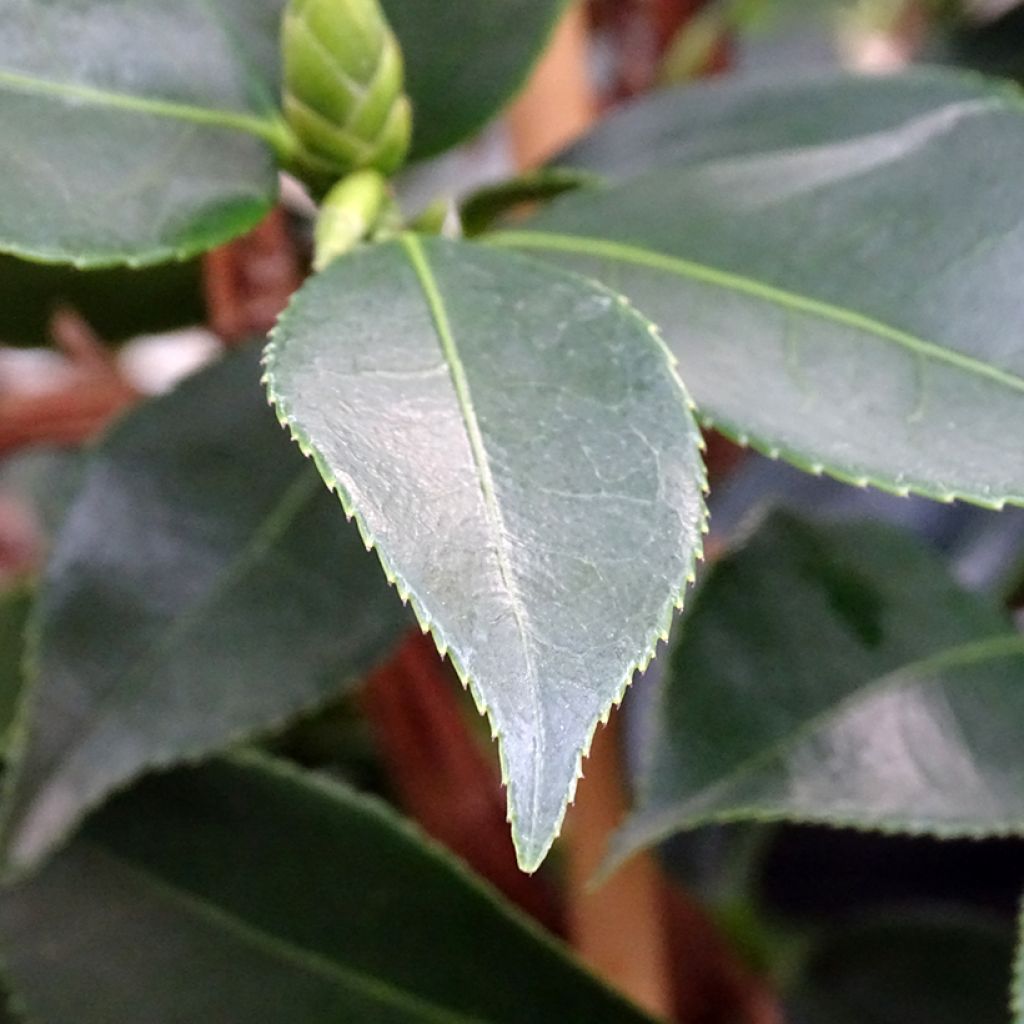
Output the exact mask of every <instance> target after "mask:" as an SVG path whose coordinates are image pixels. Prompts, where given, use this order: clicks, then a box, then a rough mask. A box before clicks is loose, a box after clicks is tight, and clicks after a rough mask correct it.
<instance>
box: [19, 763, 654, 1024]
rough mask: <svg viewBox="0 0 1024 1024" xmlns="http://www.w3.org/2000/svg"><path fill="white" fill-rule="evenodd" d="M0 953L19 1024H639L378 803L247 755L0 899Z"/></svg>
mask: <svg viewBox="0 0 1024 1024" xmlns="http://www.w3.org/2000/svg"><path fill="white" fill-rule="evenodd" d="M0 945H2V947H3V954H4V959H5V962H6V966H7V968H8V972H9V975H10V977H11V979H12V980H13V983H14V986H15V991H16V995H17V997H18V999H19V1001H20V1002H21V1003H23V1004H24V1006H25V1007H26V1008H27V1009H28V1011H29V1012H30V1014H31V1019H32V1020H33V1021H36V1022H38V1024H109V1022H111V1021H115V1020H126V1019H131V1020H133V1021H138V1022H139V1024H172V1022H173V1024H178V1022H181V1021H186V1020H187V1021H203V1022H204V1024H237V1022H238V1021H243V1020H244V1021H253V1022H259V1024H336V1022H338V1021H366V1022H370V1021H373V1022H380V1024H399V1022H401V1024H412V1022H432V1024H433V1022H442V1021H444V1022H452V1024H463V1022H464V1024H469V1022H483V1021H488V1022H494V1024H501V1022H508V1024H512V1022H520V1021H527V1020H530V1021H541V1020H552V1021H570V1020H574V1021H575V1020H578V1021H592V1022H595V1024H601V1022H609V1024H611V1022H615V1024H641V1022H642V1021H644V1020H647V1019H648V1018H646V1017H644V1016H643V1015H642V1014H641V1013H640V1012H639V1011H637V1010H634V1009H633V1008H632V1007H630V1006H629V1005H628V1004H626V1003H625V1002H624V1001H622V1000H621V999H620V998H619V997H618V996H616V995H614V994H613V993H612V992H610V991H609V990H607V989H605V988H604V987H603V986H602V985H601V984H600V983H599V982H597V981H596V980H595V979H593V978H591V977H590V976H589V975H587V974H585V973H584V972H583V970H582V969H580V968H579V967H577V966H576V965H575V964H573V963H572V962H571V961H570V960H569V958H568V956H567V955H566V954H565V953H564V952H563V951H562V950H561V949H560V948H559V947H558V946H557V945H556V943H555V942H554V941H553V940H551V939H550V938H547V937H545V936H543V935H542V933H541V932H540V931H539V930H538V929H536V928H535V927H534V926H532V925H528V924H527V923H526V922H525V921H524V919H522V918H521V917H519V915H518V914H516V913H514V912H513V911H512V910H511V909H509V908H508V907H507V905H506V904H503V903H501V902H499V899H498V898H497V896H495V895H494V894H493V893H492V891H491V890H490V889H487V888H485V887H484V886H483V885H482V884H481V883H479V882H477V881H475V880H473V879H472V878H471V877H470V876H469V875H468V874H466V873H465V871H464V870H463V869H462V868H461V867H459V866H458V865H457V863H456V862H455V861H454V859H452V858H451V857H449V856H448V855H446V854H444V853H442V852H441V851H440V849H439V848H437V847H435V846H433V845H432V844H429V843H427V842H426V841H425V840H424V839H423V838H422V837H421V836H420V835H419V834H418V833H416V832H415V831H413V830H412V829H411V828H410V827H408V826H407V825H405V824H403V823H402V822H401V821H400V820H398V819H397V818H396V817H395V816H394V815H393V813H392V812H391V811H389V810H387V809H386V808H384V807H383V806H382V805H380V804H378V803H376V802H373V801H370V800H368V799H366V798H365V797H360V796H357V795H356V794H355V793H353V792H352V791H351V790H349V789H348V788H345V787H343V786H341V785H339V784H332V783H327V782H325V781H315V780H314V779H313V778H312V777H311V776H301V775H299V774H298V773H297V772H296V771H295V770H294V769H288V768H285V767H284V766H283V765H282V764H278V763H275V762H271V761H268V760H265V759H256V758H254V757H247V758H245V759H244V760H243V759H237V760H234V761H230V762H215V763H213V764H211V765H209V766H207V767H205V768H202V769H199V770H192V771H188V772H179V773H178V774H176V775H173V776H170V777H166V778H159V779H156V780H153V781H150V782H146V783H144V784H143V786H142V788H141V789H140V791H138V792H137V793H134V794H131V795H130V796H128V797H127V798H122V799H119V800H118V801H117V802H116V803H115V804H113V805H112V806H111V807H110V808H109V809H108V810H106V811H104V812H103V813H102V814H101V815H100V816H99V817H98V819H96V820H94V822H93V823H91V824H90V826H89V827H88V829H87V834H86V836H85V837H84V838H83V839H80V840H78V841H76V842H75V843H74V844H73V845H72V847H71V848H70V849H69V850H68V851H67V852H65V853H63V854H61V855H59V856H58V857H57V858H56V860H55V861H53V862H52V863H51V864H49V865H47V866H46V868H45V869H44V870H43V872H42V873H41V874H40V875H39V876H38V877H37V878H35V879H34V880H32V881H31V882H29V883H28V884H26V885H24V886H22V887H19V888H17V889H15V890H14V891H12V892H8V893H6V894H4V895H2V896H0ZM111 965H115V966H114V968H113V969H112V966H111Z"/></svg>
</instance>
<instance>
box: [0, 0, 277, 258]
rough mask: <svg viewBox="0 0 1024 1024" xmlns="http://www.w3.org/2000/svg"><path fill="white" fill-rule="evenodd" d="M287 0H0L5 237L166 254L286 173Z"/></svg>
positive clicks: (242, 213)
mask: <svg viewBox="0 0 1024 1024" xmlns="http://www.w3.org/2000/svg"><path fill="white" fill-rule="evenodd" d="M280 9H281V2H280V0H177V2H175V3H163V2H160V0H76V2H71V0H49V2H46V3H40V2H39V0H0V24H2V25H3V31H2V32H0V124H2V125H3V145H2V147H0V250H5V251H8V252H13V253H16V254H18V255H21V256H28V257H32V258H35V259H40V260H47V261H71V262H74V263H76V264H78V265H80V266H102V265H110V264H115V263H133V264H139V263H153V262H157V261H159V260H166V259H171V258H180V257H184V256H186V255H190V254H192V253H196V252H200V251H202V250H204V249H207V248H210V247H212V246H214V245H216V244H218V243H219V242H222V241H225V240H226V239H228V238H231V237H233V236H234V235H236V234H239V233H241V232H242V231H244V230H246V229H247V228H248V227H251V226H252V225H253V224H255V223H256V222H257V221H258V220H259V219H260V217H261V216H262V215H263V214H264V213H265V212H266V210H267V209H268V207H269V205H270V203H271V201H272V199H273V196H274V194H275V191H276V186H277V175H276V169H275V168H276V161H275V158H274V155H273V150H272V145H271V144H272V143H273V142H275V141H276V140H278V139H279V137H280V132H281V128H280V124H279V119H278V115H277V113H276V110H277V106H278V88H277V54H276V47H277V35H278V32H277V26H278V19H279V15H280Z"/></svg>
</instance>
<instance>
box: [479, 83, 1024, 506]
mask: <svg viewBox="0 0 1024 1024" xmlns="http://www.w3.org/2000/svg"><path fill="white" fill-rule="evenodd" d="M569 159H570V161H571V162H573V163H575V164H578V165H580V166H584V167H587V168H590V169H594V170H606V171H609V172H610V173H611V174H612V175H614V176H615V177H622V178H624V179H625V180H623V181H621V182H620V183H617V184H614V185H612V186H611V187H609V188H607V189H590V190H585V191H582V192H579V193H576V194H574V195H571V196H569V197H567V198H564V199H561V200H558V201H556V202H555V203H553V204H552V206H551V207H550V208H549V209H548V210H546V211H545V212H544V213H542V214H540V215H539V216H537V217H536V218H535V219H534V220H533V221H531V222H530V224H529V225H528V227H527V230H523V231H516V232H509V233H508V234H506V235H504V236H499V237H498V239H497V240H498V241H500V242H503V243H504V244H507V245H514V246H518V247H522V248H525V249H527V250H529V251H532V252H535V253H537V254H544V255H547V256H548V257H549V258H551V259H552V260H554V261H555V262H557V263H558V264H559V265H563V266H566V265H567V266H570V267H575V268H578V269H580V270H582V271H584V272H586V273H588V274H591V275H593V276H595V277H597V278H598V279H599V280H603V281H604V282H606V283H607V284H608V285H609V286H611V287H613V288H615V289H617V290H619V291H621V292H622V293H623V294H625V295H628V296H629V297H630V299H631V301H633V302H634V303H636V305H637V306H638V308H640V309H641V310H643V312H644V313H645V314H646V315H647V316H649V317H651V318H652V319H653V320H654V321H655V322H656V323H657V324H658V325H659V326H660V327H661V329H662V330H663V331H664V333H665V337H666V340H667V341H668V343H669V345H670V347H671V348H672V349H673V351H674V352H675V354H676V355H677V357H678V359H679V363H680V367H681V369H682V372H683V374H684V376H685V378H686V381H687V383H688V385H689V386H690V388H691V390H692V393H693V396H694V399H695V401H696V402H697V404H698V406H699V408H700V411H701V414H702V416H703V418H704V420H705V422H706V423H708V424H714V425H715V426H716V427H718V428H719V429H721V430H722V431H724V432H725V433H727V434H729V435H730V436H731V437H734V438H736V439H738V440H740V441H743V442H747V441H749V442H750V443H751V444H754V445H756V446H757V447H759V448H760V449H762V450H763V451H766V452H768V453H770V454H772V455H776V456H781V457H783V458H787V459H789V460H791V461H792V462H794V463H795V464H797V465H798V466H801V467H803V468H806V469H811V470H814V471H816V472H821V471H822V470H825V471H827V472H829V473H832V474H834V475H835V476H837V477H840V478H841V479H844V480H849V481H853V482H857V483H860V484H867V483H874V484H877V485H878V486H881V487H885V488H887V489H890V490H893V491H896V492H899V493H907V492H908V491H916V492H920V493H921V494H925V495H928V496H931V497H935V498H941V499H950V498H954V497H962V498H967V499H970V500H972V501H976V502H979V503H982V504H985V505H992V506H998V505H1001V504H1002V503H1004V502H1007V501H1012V502H1018V503H1020V502H1024V445H1022V444H1021V437H1022V436H1024V342H1022V339H1024V303H1021V301H1020V281H1021V280H1022V278H1024V216H1022V213H1021V211H1022V210H1024V179H1022V178H1021V176H1020V174H1019V173H1018V171H1017V169H1018V168H1019V167H1020V166H1021V164H1022V163H1024V103H1022V101H1021V99H1020V97H1019V96H1018V95H1017V94H1016V93H1013V92H1011V91H1009V90H1008V89H1002V90H998V91H997V90H994V89H993V88H992V86H990V85H986V84H985V83H984V82H983V81H981V80H976V79H964V78H963V77H961V76H958V75H953V74H948V75H946V74H940V73H935V72H933V73H928V74H915V75H908V76H905V77H899V78H888V79H878V80H865V79H856V78H850V77H836V78H832V79H827V80H824V81H812V82H799V83H796V84H789V85H785V86H777V87H765V86H758V85H751V84H749V83H741V84H738V85H730V86H726V87H707V88H699V89H694V90H693V91H692V92H689V93H683V94H670V95H667V96H663V97H660V98H658V99H655V100H652V101H650V102H649V103H647V104H644V105H641V106H639V107H637V108H635V109H633V110H630V111H627V112H625V113H623V114H621V115H619V116H618V117H613V118H611V119H610V120H609V121H608V122H607V123H606V124H605V125H604V126H603V127H601V128H599V129H598V131H597V132H596V133H595V135H594V136H593V137H592V138H591V139H590V140H588V141H587V142H586V143H584V144H583V145H582V146H581V147H580V148H579V149H578V150H577V151H575V152H574V153H572V154H570V157H569ZM652 165H653V169H651V168H652Z"/></svg>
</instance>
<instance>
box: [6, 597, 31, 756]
mask: <svg viewBox="0 0 1024 1024" xmlns="http://www.w3.org/2000/svg"><path fill="white" fill-rule="evenodd" d="M31 609H32V589H31V587H28V586H25V585H21V586H17V587H14V588H13V589H11V590H8V591H6V592H5V593H3V594H0V757H5V756H6V754H7V743H8V733H9V732H10V729H11V725H12V723H13V721H14V713H15V709H16V708H17V706H18V698H19V696H20V695H21V681H22V669H21V662H22V656H23V654H24V650H25V644H24V637H25V624H26V622H27V621H28V615H29V612H30V611H31Z"/></svg>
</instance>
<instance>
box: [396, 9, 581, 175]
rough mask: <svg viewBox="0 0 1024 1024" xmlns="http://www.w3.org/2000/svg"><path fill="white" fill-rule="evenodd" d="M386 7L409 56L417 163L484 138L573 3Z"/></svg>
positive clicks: (406, 57) (408, 66)
mask: <svg viewBox="0 0 1024 1024" xmlns="http://www.w3.org/2000/svg"><path fill="white" fill-rule="evenodd" d="M382 6H383V7H384V11H385V13H386V14H387V16H388V19H389V20H390V22H391V25H392V27H393V28H394V30H395V34H396V35H397V36H398V39H399V42H401V44H402V52H403V54H404V56H405V69H406V83H407V84H406V88H407V91H408V93H409V95H410V97H411V98H412V103H413V152H412V155H413V156H414V157H425V156H432V155H433V154H435V153H440V152H441V151H442V150H445V149H448V148H449V147H450V146H453V145H455V143H457V142H460V141H462V140H463V139H465V138H466V137H467V136H469V135H472V134H473V133H474V132H475V131H478V130H479V129H480V128H482V127H483V126H484V124H485V123H486V122H487V121H488V120H489V119H490V118H491V117H493V116H494V115H495V114H496V113H497V112H498V111H499V110H500V109H501V108H502V107H503V106H504V105H505V104H506V103H507V102H508V101H509V100H510V99H511V98H512V96H513V95H514V94H515V93H516V92H517V91H518V90H519V89H520V88H521V87H522V85H523V84H524V83H525V81H526V78H527V75H528V74H529V72H530V69H531V68H532V67H533V65H534V62H535V61H536V60H537V58H538V57H539V56H540V54H541V51H542V50H543V49H544V45H545V43H546V42H547V40H548V36H549V35H550V34H551V31H552V29H553V27H554V25H555V22H556V21H557V20H558V18H559V16H560V15H561V14H562V12H563V11H564V10H565V8H566V6H567V0H382ZM453 40H458V45H457V46H455V45H452V41H453Z"/></svg>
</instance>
